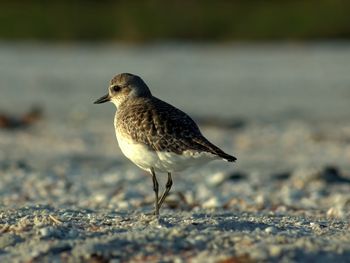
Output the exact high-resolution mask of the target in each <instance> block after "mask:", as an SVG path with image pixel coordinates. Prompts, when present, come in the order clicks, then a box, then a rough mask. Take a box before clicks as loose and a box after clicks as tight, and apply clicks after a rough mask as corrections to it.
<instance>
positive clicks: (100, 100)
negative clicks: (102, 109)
mask: <svg viewBox="0 0 350 263" xmlns="http://www.w3.org/2000/svg"><path fill="white" fill-rule="evenodd" d="M110 100H111V98H110V97H109V94H106V95H104V96H102V97H101V98H99V99H98V100H96V101H95V102H94V104H100V103H105V102H107V101H110Z"/></svg>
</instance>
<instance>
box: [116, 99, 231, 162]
mask: <svg viewBox="0 0 350 263" xmlns="http://www.w3.org/2000/svg"><path fill="white" fill-rule="evenodd" d="M127 103H128V105H121V107H120V108H119V109H118V111H117V116H116V118H117V119H116V122H117V127H118V128H117V129H118V131H119V132H120V133H123V134H124V136H125V135H127V136H129V137H131V139H132V140H134V141H137V142H139V143H142V144H145V145H147V146H148V147H150V148H151V149H153V150H156V151H166V152H174V153H177V154H181V153H182V152H184V151H186V150H192V151H194V152H209V153H212V154H214V155H218V156H220V157H222V158H224V159H226V160H228V161H235V160H236V158H235V157H233V156H231V155H228V154H226V153H224V152H223V151H222V150H221V149H219V148H218V147H216V146H215V145H213V144H212V143H210V142H209V141H208V140H207V139H206V138H205V137H204V136H203V135H202V134H201V132H200V130H199V128H198V126H197V124H196V123H195V122H194V121H193V120H192V119H191V118H190V117H189V116H188V115H187V114H186V113H184V112H182V111H181V110H179V109H177V108H175V107H174V106H172V105H170V104H168V103H166V102H164V101H162V100H159V99H157V98H155V97H152V98H139V99H135V100H133V101H128V102H127Z"/></svg>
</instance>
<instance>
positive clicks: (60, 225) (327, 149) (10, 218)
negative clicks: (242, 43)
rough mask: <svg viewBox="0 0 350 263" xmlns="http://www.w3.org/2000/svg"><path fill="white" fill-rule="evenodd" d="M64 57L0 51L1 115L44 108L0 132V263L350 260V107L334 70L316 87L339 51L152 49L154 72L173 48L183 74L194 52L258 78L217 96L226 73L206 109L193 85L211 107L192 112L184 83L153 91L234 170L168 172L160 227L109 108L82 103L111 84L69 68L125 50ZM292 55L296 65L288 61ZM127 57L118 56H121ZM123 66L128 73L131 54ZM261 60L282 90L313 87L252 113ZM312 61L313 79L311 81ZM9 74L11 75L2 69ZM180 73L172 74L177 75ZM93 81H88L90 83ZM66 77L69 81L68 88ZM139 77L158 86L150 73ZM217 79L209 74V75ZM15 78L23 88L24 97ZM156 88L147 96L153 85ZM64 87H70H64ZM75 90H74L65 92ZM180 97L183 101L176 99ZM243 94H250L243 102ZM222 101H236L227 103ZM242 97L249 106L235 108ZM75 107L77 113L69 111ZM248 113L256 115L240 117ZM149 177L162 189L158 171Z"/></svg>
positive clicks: (43, 51) (147, 186)
mask: <svg viewBox="0 0 350 263" xmlns="http://www.w3.org/2000/svg"><path fill="white" fill-rule="evenodd" d="M67 48H68V50H70V51H67ZM167 48H169V47H167ZM165 49H166V48H163V50H165ZM226 49H227V50H229V48H228V47H226ZM16 50H17V52H15V51H16ZM73 50H74V52H73V51H71V48H69V47H60V48H58V47H45V48H38V47H34V48H33V47H29V48H27V47H24V46H20V47H16V46H10V47H9V46H7V45H3V47H2V49H0V52H3V54H4V55H6V56H5V57H6V59H7V61H8V63H7V65H8V67H5V66H4V64H1V67H2V69H3V70H2V71H1V72H0V73H1V81H2V82H1V85H2V90H1V95H2V96H1V97H0V101H1V110H2V112H7V113H12V114H14V115H15V116H17V118H18V119H17V121H18V122H20V121H21V120H20V117H19V116H20V115H19V114H20V113H23V112H25V111H26V110H28V107H29V106H30V105H32V104H34V103H37V102H38V103H39V104H41V105H42V107H43V117H42V118H41V119H40V120H39V121H38V122H35V123H34V124H33V125H30V126H29V127H27V128H23V127H18V126H16V125H14V126H15V127H14V128H11V129H9V128H4V127H3V128H1V129H0V178H1V180H0V198H1V199H0V200H1V203H0V261H1V262H32V261H34V262H36V261H39V262H125V261H132V262H145V261H150V262H152V261H153V262H154V261H162V262H184V261H185V262H335V261H336V262H349V260H350V235H349V230H350V228H349V216H350V162H349V160H350V122H349V121H348V119H347V118H346V115H347V114H349V113H350V112H349V110H348V111H344V109H346V107H345V102H346V100H348V98H349V97H348V95H347V94H349V93H348V91H347V89H346V87H347V88H348V87H349V84H348V82H347V78H348V74H346V75H345V74H342V73H341V72H339V71H332V72H333V73H334V74H333V75H331V76H327V75H325V76H323V80H324V81H322V77H321V75H322V74H321V73H322V71H323V70H325V71H326V70H327V72H329V70H331V69H333V70H335V69H340V70H343V66H344V63H345V62H344V61H343V57H340V55H339V53H338V52H339V49H338V48H336V49H333V51H332V49H330V50H329V49H327V48H325V47H324V46H322V47H307V48H306V49H302V51H300V49H298V48H297V49H295V47H294V48H293V49H292V48H290V47H284V48H281V47H279V48H276V51H274V48H272V47H269V48H268V50H269V52H270V53H268V54H266V47H265V48H264V49H256V48H255V49H254V52H253V54H254V56H253V55H252V52H247V49H246V48H243V49H242V48H239V47H234V48H232V52H231V53H230V52H228V51H227V52H228V53H227V56H223V55H220V54H221V53H220V52H222V49H220V50H219V51H218V49H217V47H216V48H212V49H210V48H208V47H206V48H205V49H204V51H203V48H197V49H195V48H194V47H188V48H185V47H182V49H181V48H180V51H179V50H178V49H176V51H174V47H173V49H171V50H172V51H171V52H170V53H171V54H172V53H173V57H172V56H171V55H169V57H164V56H165V55H164V53H165V52H164V51H162V49H161V50H160V54H162V56H159V55H158V56H156V58H154V60H153V62H152V63H153V64H155V65H158V67H160V66H159V64H160V65H161V63H163V61H164V60H166V59H168V60H170V59H171V58H172V59H173V60H172V61H175V62H174V63H175V64H176V61H177V60H180V59H179V56H180V55H181V54H182V53H183V54H187V53H188V54H189V56H192V58H191V59H188V60H186V59H185V56H184V55H183V57H181V56H180V58H183V59H184V60H182V61H185V62H186V61H187V62H186V63H185V65H184V68H185V69H186V67H187V69H189V68H192V67H193V63H194V64H195V62H196V61H202V60H201V59H202V58H201V59H199V57H201V54H202V52H203V53H207V54H208V56H209V58H208V60H211V61H212V62H213V63H214V64H215V63H216V65H219V64H220V63H219V62H220V61H221V62H225V63H229V62H228V60H226V59H224V57H225V58H226V57H230V56H232V58H239V59H237V60H235V59H233V60H232V62H230V63H232V65H231V64H229V66H231V68H232V69H237V70H238V71H239V64H242V63H243V65H245V67H246V69H245V70H244V72H245V71H246V70H247V68H250V69H251V71H250V74H251V75H252V76H257V77H256V78H255V79H252V80H251V81H250V85H251V87H252V88H251V89H252V90H251V91H249V92H248V93H247V91H246V90H244V89H241V90H240V89H239V88H238V89H235V90H233V91H232V90H231V89H224V86H225V85H226V84H227V85H228V83H231V82H230V81H231V80H230V79H229V77H226V78H227V79H224V80H223V84H220V85H219V88H218V90H216V91H217V92H216V94H215V99H218V98H217V97H218V96H219V97H220V96H222V98H223V103H222V105H221V104H219V105H218V106H217V108H215V109H214V108H213V112H210V113H208V111H207V110H208V108H210V107H211V103H212V97H211V96H210V95H209V94H211V88H210V85H209V87H208V86H205V85H204V84H203V83H202V85H204V86H203V87H204V88H203V94H201V96H200V100H202V101H205V100H207V102H208V105H207V106H205V107H203V106H202V107H199V108H198V109H197V110H192V107H193V108H195V105H193V104H192V103H190V102H189V101H190V100H191V99H193V98H194V97H196V98H197V97H198V93H197V92H196V90H191V89H189V90H188V91H186V89H185V86H186V83H185V81H184V80H181V81H180V82H179V85H178V87H179V89H180V90H181V92H180V93H179V94H178V96H176V94H175V93H176V92H174V91H171V90H169V92H166V91H164V90H163V94H161V92H158V93H160V95H159V96H160V97H162V98H163V99H165V100H167V101H170V102H172V103H174V104H180V106H182V107H181V108H182V109H184V110H186V111H188V112H189V113H191V114H192V115H193V116H195V119H197V120H198V121H199V125H200V126H201V128H202V130H203V133H204V134H205V135H206V137H208V138H209V139H210V140H211V141H212V142H215V144H217V145H218V146H220V147H222V148H223V149H224V150H225V151H227V152H229V153H233V154H234V155H236V156H237V157H238V162H237V163H236V164H235V165H232V164H229V163H226V162H220V161H217V162H212V163H210V164H208V165H206V166H203V167H196V168H192V169H189V170H186V171H184V172H182V173H178V174H175V175H174V187H173V189H172V192H171V195H170V196H169V198H168V200H167V202H166V204H165V205H164V209H162V210H161V217H160V218H159V219H156V218H154V217H153V216H151V215H149V214H148V213H149V212H151V211H152V202H153V191H152V183H151V178H150V176H149V175H148V174H146V173H144V172H143V171H141V170H139V169H138V168H137V167H136V166H134V165H133V164H132V163H130V162H129V161H128V160H127V159H126V158H125V157H124V156H122V154H121V152H120V150H119V149H118V146H117V143H116V141H115V137H114V131H113V125H112V120H113V114H114V109H113V106H112V105H104V106H100V105H99V106H96V105H93V104H91V102H92V101H93V100H94V99H96V98H97V97H99V96H101V95H103V93H104V92H105V88H103V87H101V88H96V86H98V85H97V83H98V84H99V85H101V86H102V84H103V85H106V83H105V82H107V81H108V78H107V79H106V80H104V82H103V80H102V77H103V78H104V77H105V76H104V74H105V73H101V68H99V67H98V66H96V68H88V69H87V71H88V72H87V73H86V72H85V71H84V70H85V68H77V67H73V66H71V67H72V68H69V65H72V64H74V63H78V62H77V61H79V63H82V62H84V63H82V64H84V65H90V64H89V63H88V62H93V61H94V60H97V62H96V63H97V64H98V65H99V60H98V59H97V58H99V56H98V55H100V56H102V57H103V58H104V59H105V61H107V64H108V63H109V62H108V61H110V60H108V59H107V58H108V57H109V56H107V54H108V52H110V53H111V54H114V53H113V52H116V53H118V52H119V53H118V54H121V53H122V52H121V51H113V52H111V50H113V49H112V48H109V49H107V51H106V53H103V52H102V51H101V50H102V47H101V48H97V51H98V52H97V54H96V47H94V48H92V47H90V48H89V47H84V48H82V49H81V50H80V49H78V48H76V47H75V48H73ZM150 50H154V48H150V47H149V48H145V50H143V49H141V48H134V49H132V50H131V51H130V50H127V52H129V53H132V54H135V53H137V52H139V54H141V58H143V59H144V58H147V54H148V55H149V54H150ZM208 50H209V51H210V52H208ZM293 50H294V51H293ZM346 50H350V49H347V48H346V47H342V51H343V53H344V56H345V57H346V56H349V54H350V52H346ZM29 51H32V52H29ZM49 51H51V52H49ZM93 51H95V52H93ZM214 51H215V52H214ZM282 51H285V52H282ZM21 52H22V53H21ZM60 52H61V53H60ZM99 52H100V53H99ZM153 52H154V53H153V54H158V53H156V52H155V51H153ZM162 52H163V53H162ZM186 52H187V53H186ZM293 52H294V53H293ZM51 53H52V54H51ZM57 53H58V55H57ZM300 53H303V54H306V55H305V56H306V57H303V60H301V62H305V63H306V65H305V64H303V63H301V65H302V66H301V67H304V70H307V69H309V71H308V72H309V73H310V74H307V73H305V72H303V73H302V74H300V72H299V73H296V71H292V72H293V74H291V75H288V74H287V73H288V72H290V71H291V68H290V67H289V66H286V65H291V64H293V63H296V62H297V61H299V60H297V59H295V57H298V56H299V55H300ZM111 54H110V56H111ZM127 54H128V53H127ZM286 54H287V55H286ZM293 54H294V56H293ZM64 56H66V57H64ZM134 56H136V55H134ZM286 56H287V57H286ZM289 56H290V58H294V59H295V60H293V59H292V62H291V60H290V59H287V58H289ZM57 57H61V60H58V62H57V63H58V65H56V64H55V66H54V67H56V68H55V70H52V69H50V68H48V67H47V66H46V65H47V63H48V62H50V61H51V62H52V61H54V59H55V58H57ZM62 57H63V58H62ZM126 57H127V55H125V57H121V58H120V57H119V60H123V59H124V60H123V61H126V62H127V61H129V60H127V58H126ZM300 57H301V55H300ZM34 58H36V59H34ZM213 58H216V60H213ZM220 59H221V60H220ZM332 59H333V60H332ZM271 60H273V62H271ZM130 61H131V62H130ZM130 61H129V64H128V65H129V66H130V65H131V66H132V65H133V63H134V62H133V56H131V59H130ZM157 61H158V64H157ZM205 61H206V60H204V62H205ZM286 61H288V63H287V62H286ZM322 61H329V62H334V63H328V64H327V65H326V64H322V63H321V65H323V67H322V66H321V65H320V64H318V63H317V62H322ZM339 61H340V62H339ZM20 62H23V63H20ZM263 62H266V63H267V65H269V66H270V68H271V67H272V68H275V69H276V68H278V65H279V66H280V67H279V71H280V73H281V72H282V73H284V74H278V76H277V77H276V78H279V79H280V80H279V81H278V82H280V81H281V79H282V80H284V81H285V80H288V79H293V78H292V76H294V75H295V76H294V79H295V83H298V81H300V79H303V76H304V82H303V83H304V85H306V86H309V87H310V89H309V92H305V89H304V88H303V86H301V87H299V88H295V89H294V90H293V91H292V90H290V89H289V88H290V87H289V88H288V89H286V90H285V93H284V92H282V91H278V92H277V95H276V94H275V95H271V96H272V98H270V100H269V99H268V96H266V101H265V103H266V104H267V105H268V104H272V105H270V106H266V111H267V112H264V109H265V108H264V102H263V101H259V103H258V105H256V102H258V98H257V97H254V94H256V93H255V92H258V93H257V94H263V93H264V92H263V90H264V87H265V88H266V87H268V84H273V85H272V86H273V88H271V89H274V88H275V89H276V90H278V87H276V83H273V82H271V81H272V80H273V76H269V77H268V79H267V80H266V79H265V78H264V76H265V75H264V74H262V73H261V72H260V69H259V68H254V67H253V66H252V65H256V64H257V63H261V64H263ZM299 62H300V61H299ZM30 63H32V64H33V66H32V67H30V66H29V64H30ZM140 63H141V64H142V65H144V64H145V63H146V62H145V61H144V60H141V62H140ZM207 63H208V64H205V63H204V65H203V64H201V66H199V69H198V68H197V69H196V70H195V72H197V73H195V74H194V75H193V76H192V78H191V77H189V80H188V81H190V82H191V81H192V82H193V83H196V81H201V78H200V77H199V76H201V75H200V74H199V72H201V70H200V69H202V72H207V71H209V69H210V70H212V68H211V67H212V66H208V65H209V64H210V63H209V61H208V62H207ZM225 63H224V64H225ZM236 63H237V64H236ZM269 63H270V64H269ZM342 63H343V64H342ZM347 63H348V62H347ZM65 65H66V66H67V67H68V69H67V68H66V67H65ZM249 65H250V66H251V67H249ZM311 65H314V66H315V67H316V68H317V67H319V69H320V70H319V71H320V72H319V71H317V74H316V73H315V72H316V70H315V67H312V66H311ZM131 66H130V67H131ZM15 67H16V68H17V69H18V71H17V75H16V76H15V75H14V74H13V72H12V70H13V69H14V68H15ZM101 67H102V66H101ZM139 67H141V66H139ZM73 68H74V69H73ZM11 69H12V70H11ZM102 69H103V67H102ZM185 69H183V68H181V69H178V71H176V70H175V72H177V73H178V74H181V73H183V72H185ZM225 69H226V70H227V67H225ZM51 70H52V71H51ZM206 70H207V71H206ZM125 71H126V70H125ZM84 72H85V73H84ZM91 72H96V73H95V75H92V76H90V75H91V74H92V73H91ZM112 72H114V70H113V71H112ZM239 72H243V70H241V71H239ZM259 72H260V73H259ZM75 73H76V76H77V77H78V78H77V79H76V80H74V81H72V80H71V78H72V77H73V76H75V75H74V74H75ZM107 73H108V72H107ZM84 74H86V75H84ZM112 74H113V73H112ZM145 74H146V75H147V74H148V76H149V77H150V79H153V80H156V79H157V78H156V76H155V75H154V76H153V75H152V72H151V71H149V72H148V73H147V72H145ZM220 74H222V73H220ZM318 74H319V75H318ZM106 75H107V74H106ZM160 75H161V76H162V79H163V78H164V77H165V76H168V78H170V79H171V78H173V77H174V76H173V75H171V74H170V72H168V71H166V69H164V71H163V73H162V74H160ZM310 75H311V77H310ZM316 75H317V76H318V77H319V78H320V79H318V78H315V76H316ZM334 75H336V76H337V77H335V76H334ZM55 76H56V77H55ZM65 76H66V78H65ZM83 76H85V77H86V78H84V77H83ZM259 76H260V77H261V78H260V79H259ZM306 76H307V77H308V78H309V79H307V77H306ZM312 76H313V77H314V78H313V77H312ZM236 77H237V76H236ZM94 78H96V80H95V82H94V81H93V79H94ZM204 78H206V77H204ZM207 78H208V79H209V77H207ZM213 78H214V79H215V78H219V77H218V75H216V77H215V72H214V73H213ZM182 79H186V78H182ZM243 79H244V77H243ZM264 79H265V80H266V82H264ZM305 79H307V80H305ZM62 81H63V82H62ZM64 81H67V83H65V82H64ZM216 81H217V79H216ZM242 81H243V80H242V77H241V79H240V82H239V83H241V84H242V83H243V84H244V83H245V82H244V81H243V82H242ZM313 81H314V82H313ZM327 81H328V82H327ZM337 81H338V82H337ZM100 82H101V83H100ZM282 82H283V81H282ZM20 83H22V84H23V83H24V84H23V85H26V84H28V89H25V88H24V87H23V85H22V86H21V85H20ZM257 83H261V85H260V86H259V85H258V84H257ZM287 83H288V81H287ZM289 83H291V80H290V82H289ZM320 83H326V84H327V85H329V86H332V89H333V92H332V93H331V92H330V91H328V90H327V87H326V86H327V85H326V84H324V86H322V85H321V86H320V88H319V89H317V84H320ZM156 84H157V83H155V86H156V88H155V90H156V91H157V89H158V90H161V89H160V87H159V85H156ZM243 84H242V85H243ZM299 84H300V83H299ZM331 84H332V85H331ZM61 85H63V86H65V87H66V88H65V89H64V87H63V90H64V92H62V90H61V89H60V88H61ZM74 85H76V87H77V88H76V89H73V88H71V87H74ZM235 85H237V83H236V84H235ZM244 85H247V86H249V85H248V83H246V84H244ZM174 86H176V85H174ZM220 87H222V88H220ZM259 88H261V89H262V90H260V91H258V90H259ZM218 91H219V92H218ZM265 91H266V89H265ZM22 92H23V93H22ZM186 92H188V93H187V94H188V97H189V98H188V100H182V98H183V97H185V96H186ZM225 92H227V94H225ZM63 93H65V94H66V96H63ZM272 93H273V92H272ZM167 94H168V95H167ZM248 94H250V95H251V96H252V97H254V98H253V99H251V100H249V96H248ZM283 94H286V95H285V97H283ZM290 94H292V95H293V96H292V98H300V101H298V102H297V103H296V104H298V103H299V104H300V107H296V108H295V106H293V105H292V104H290V102H289V100H288V96H289V95H290ZM330 94H332V95H330ZM16 95H17V96H18V97H17V96H16ZM19 95H21V96H19ZM68 95H69V96H68ZM316 95H319V96H316ZM167 96H169V99H167ZM274 96H275V97H274ZM315 96H316V97H317V98H315ZM227 98H231V99H232V101H234V102H237V103H233V104H232V103H231V104H229V103H228V102H227V101H226V100H227ZM278 98H281V100H279V99H278ZM308 98H309V100H308ZM337 98H340V99H339V103H338V104H337ZM215 99H214V100H215ZM263 99H264V98H262V100H263ZM58 100H59V102H58ZM240 100H245V103H243V104H240V103H239V101H240ZM73 101H76V102H77V105H76V106H72V105H73V104H72V102H73ZM180 101H181V102H180ZM14 102H15V103H14ZM176 102H179V103H176ZM310 103H311V104H312V105H313V106H314V109H313V110H308V109H312V107H310ZM194 104H195V103H194ZM250 105H251V106H250ZM288 105H292V106H290V107H289V106H288ZM322 105H323V106H327V107H331V106H334V107H331V108H328V109H327V108H324V107H322ZM250 107H251V108H257V107H260V108H261V111H260V112H257V111H258V110H257V109H256V110H255V111H254V110H252V109H251V110H247V111H244V109H248V108H250ZM234 108H237V111H234V110H233V109H234ZM327 110H328V114H326V113H325V112H326V111H327ZM220 111H222V112H223V114H222V115H220V114H218V113H219V112H220ZM230 112H231V113H230ZM237 112H238V113H237ZM244 112H245V114H243V113H244ZM241 113H242V114H241ZM337 113H339V114H337ZM212 116H220V118H221V117H222V118H224V119H223V120H222V119H218V118H213V117H212ZM3 123H4V121H2V124H1V125H3V126H4V124H3ZM16 127H17V128H16ZM159 177H160V180H161V182H162V184H164V183H165V180H166V178H165V175H159Z"/></svg>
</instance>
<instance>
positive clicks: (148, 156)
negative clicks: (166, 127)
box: [116, 130, 218, 172]
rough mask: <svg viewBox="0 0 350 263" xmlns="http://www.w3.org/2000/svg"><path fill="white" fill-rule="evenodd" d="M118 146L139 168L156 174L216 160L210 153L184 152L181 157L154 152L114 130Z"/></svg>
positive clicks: (170, 153) (171, 153)
mask: <svg viewBox="0 0 350 263" xmlns="http://www.w3.org/2000/svg"><path fill="white" fill-rule="evenodd" d="M116 136H117V140H118V144H119V147H120V149H121V150H122V152H123V154H124V155H125V156H126V157H127V158H128V159H130V160H131V161H132V162H133V163H135V164H136V165H137V166H139V167H140V168H142V169H144V170H147V171H149V170H150V168H151V167H153V168H154V170H155V171H158V172H175V171H182V170H184V169H186V168H188V167H189V166H192V165H200V164H204V163H206V162H208V161H211V160H215V159H218V158H217V156H214V155H213V154H210V153H194V152H192V151H184V152H183V153H182V154H181V155H180V154H176V153H173V152H156V151H153V150H150V148H149V147H147V146H146V145H144V144H141V143H137V142H134V141H132V140H131V138H129V137H127V136H123V134H122V133H120V132H118V130H116Z"/></svg>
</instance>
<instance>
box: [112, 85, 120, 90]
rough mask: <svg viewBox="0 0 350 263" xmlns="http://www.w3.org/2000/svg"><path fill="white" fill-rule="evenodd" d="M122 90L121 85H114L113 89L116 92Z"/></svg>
mask: <svg viewBox="0 0 350 263" xmlns="http://www.w3.org/2000/svg"><path fill="white" fill-rule="evenodd" d="M120 90H121V87H120V86H118V85H117V86H113V91H114V92H119V91H120Z"/></svg>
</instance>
